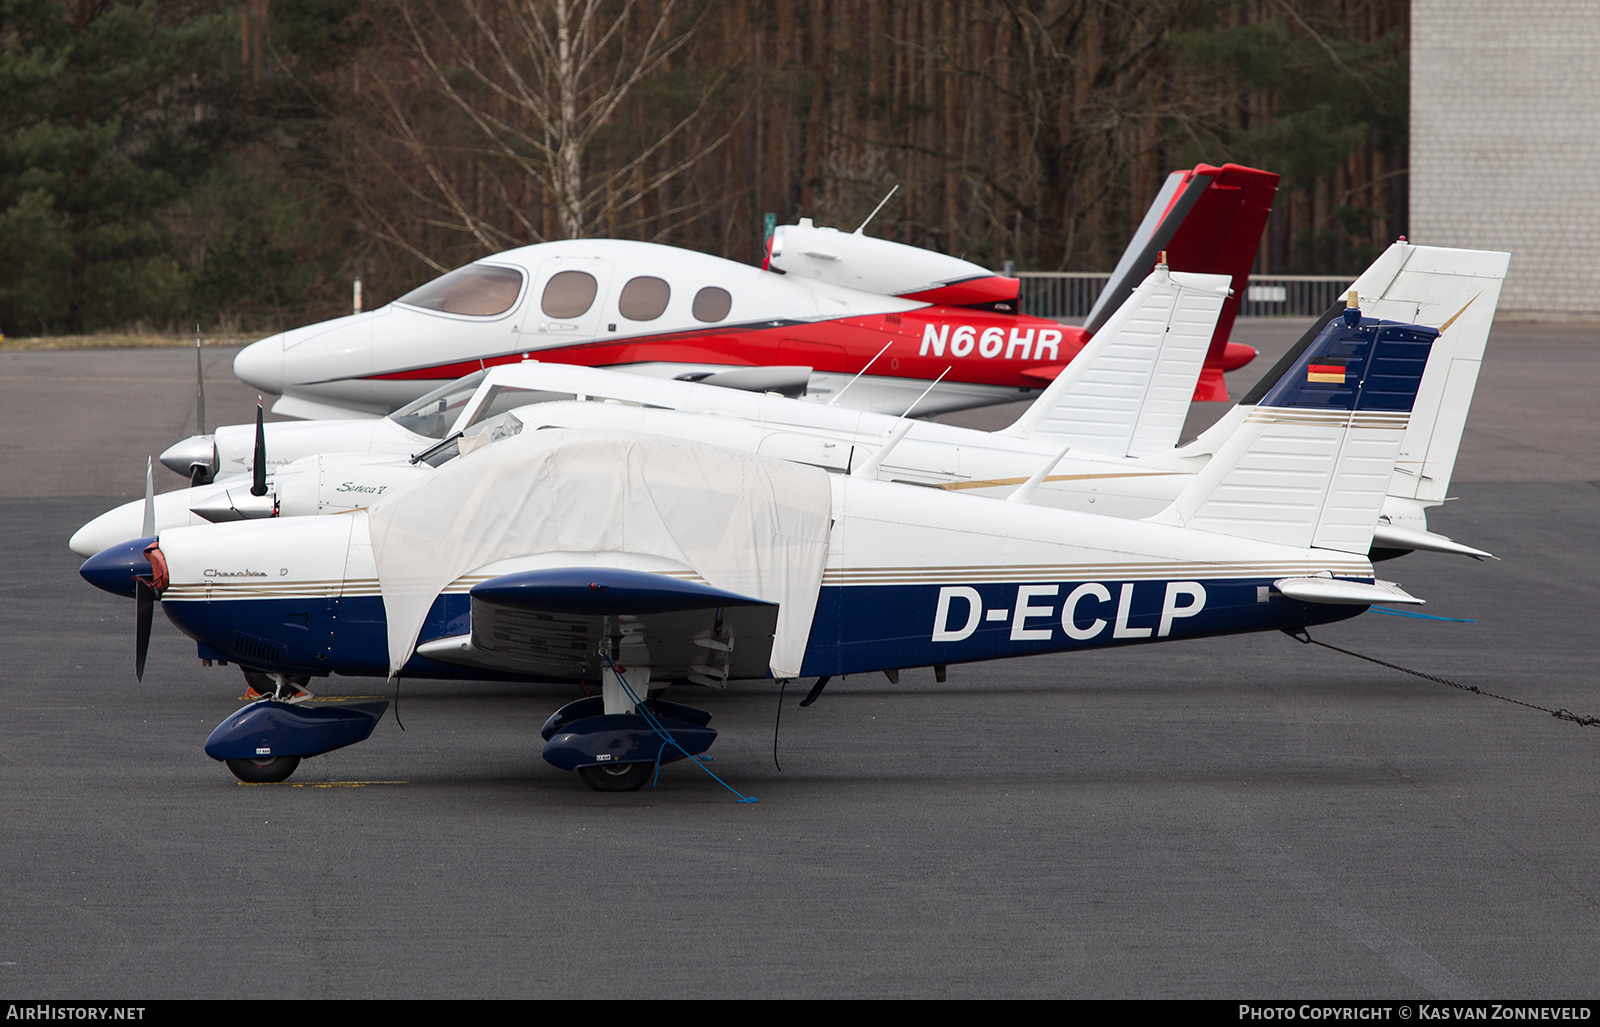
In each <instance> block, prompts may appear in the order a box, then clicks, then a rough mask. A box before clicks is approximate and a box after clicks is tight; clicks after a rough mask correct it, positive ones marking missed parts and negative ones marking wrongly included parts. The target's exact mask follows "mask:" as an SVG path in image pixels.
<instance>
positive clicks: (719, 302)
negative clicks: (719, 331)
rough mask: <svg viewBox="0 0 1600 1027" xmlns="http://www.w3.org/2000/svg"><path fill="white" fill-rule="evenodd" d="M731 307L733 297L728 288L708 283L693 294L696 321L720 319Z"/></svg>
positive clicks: (725, 315) (726, 314)
mask: <svg viewBox="0 0 1600 1027" xmlns="http://www.w3.org/2000/svg"><path fill="white" fill-rule="evenodd" d="M732 308H733V297H732V296H729V295H728V290H726V289H719V288H717V287H716V286H714V285H708V286H706V287H705V288H704V289H701V290H700V291H699V292H697V293H695V294H694V316H695V320H697V321H721V320H722V319H723V318H725V317H727V316H728V311H729V310H730V309H732Z"/></svg>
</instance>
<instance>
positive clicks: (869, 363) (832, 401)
mask: <svg viewBox="0 0 1600 1027" xmlns="http://www.w3.org/2000/svg"><path fill="white" fill-rule="evenodd" d="M893 345H894V340H893V339H890V340H889V341H888V342H886V343H884V344H883V349H880V350H879V351H878V352H877V354H876V355H875V356H874V357H873V358H872V359H871V360H869V361H867V367H871V366H872V365H873V364H876V363H877V362H878V357H881V356H883V355H884V354H885V353H887V352H889V347H890V346H893ZM867 367H863V368H862V369H861V370H859V371H857V372H856V376H855V377H854V378H852V379H850V380H849V381H848V382H845V384H844V388H842V389H840V390H839V393H838V395H836V396H834V397H833V398H832V399H830V400H828V404H827V405H828V406H830V407H831V406H833V405H834V404H835V403H837V402H839V396H843V395H844V394H845V393H847V392H849V391H850V386H852V385H854V384H855V383H856V382H858V381H860V380H861V376H862V375H864V374H866V373H867Z"/></svg>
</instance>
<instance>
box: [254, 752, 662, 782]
mask: <svg viewBox="0 0 1600 1027" xmlns="http://www.w3.org/2000/svg"><path fill="white" fill-rule="evenodd" d="M227 763H228V769H229V770H231V771H233V776H234V777H236V778H238V779H239V780H241V781H248V782H249V783H250V784H253V785H263V784H276V783H277V782H279V781H287V780H288V779H289V775H290V774H293V773H294V772H295V768H296V767H298V766H300V757H298V756H269V757H267V758H266V759H259V760H258V759H244V760H228V761H227ZM634 787H635V788H637V787H639V786H638V785H634Z"/></svg>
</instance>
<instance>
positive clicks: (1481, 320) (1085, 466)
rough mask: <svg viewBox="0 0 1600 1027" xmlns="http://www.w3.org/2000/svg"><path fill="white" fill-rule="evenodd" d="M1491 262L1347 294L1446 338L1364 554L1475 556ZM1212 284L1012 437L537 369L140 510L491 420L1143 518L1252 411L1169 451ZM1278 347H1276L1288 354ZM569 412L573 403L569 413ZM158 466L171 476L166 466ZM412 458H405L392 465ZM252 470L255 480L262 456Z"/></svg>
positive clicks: (263, 490) (1089, 355) (233, 453)
mask: <svg viewBox="0 0 1600 1027" xmlns="http://www.w3.org/2000/svg"><path fill="white" fill-rule="evenodd" d="M1508 259H1509V258H1508V255H1507V254H1504V253H1491V252H1484V251H1475V250H1446V249H1440V248H1436V247H1422V246H1415V245H1412V244H1410V243H1406V242H1404V241H1402V242H1397V243H1395V244H1394V246H1392V247H1391V248H1390V250H1389V251H1387V252H1386V253H1385V254H1384V255H1383V256H1381V257H1380V258H1379V259H1378V261H1376V262H1375V263H1374V264H1373V266H1372V267H1371V268H1369V269H1368V271H1367V272H1366V273H1365V274H1363V275H1362V276H1361V277H1360V278H1359V279H1357V281H1356V283H1355V286H1354V287H1353V291H1356V292H1358V293H1359V294H1360V295H1361V296H1363V297H1364V299H1363V301H1362V302H1363V303H1365V305H1366V306H1365V309H1366V311H1367V312H1368V313H1369V314H1375V315H1383V316H1388V317H1390V318H1392V319H1395V320H1406V321H1412V322H1419V323H1424V324H1430V323H1431V324H1432V326H1433V327H1439V326H1445V328H1446V330H1445V331H1444V334H1443V335H1442V336H1441V338H1440V339H1439V341H1438V342H1437V343H1435V345H1434V347H1433V350H1432V355H1431V357H1430V361H1429V364H1428V369H1427V371H1426V373H1425V374H1424V378H1423V386H1422V392H1421V395H1420V396H1419V399H1418V401H1417V404H1416V408H1415V409H1414V410H1413V412H1412V417H1411V421H1410V424H1409V426H1408V428H1407V431H1406V435H1405V442H1404V445H1403V446H1402V449H1401V457H1400V459H1401V464H1400V467H1401V468H1402V470H1400V471H1397V473H1396V475H1395V478H1394V480H1393V481H1392V482H1391V486H1390V490H1389V493H1390V494H1389V495H1388V497H1387V498H1386V499H1385V502H1384V509H1383V515H1382V517H1381V519H1380V522H1379V524H1378V527H1377V530H1376V533H1375V535H1374V546H1375V549H1374V553H1373V557H1374V558H1375V559H1377V558H1382V557H1388V556H1398V555H1400V554H1402V553H1405V552H1409V551H1412V550H1415V549H1424V550H1431V551H1439V552H1450V553H1458V554H1463V555H1468V556H1474V557H1479V558H1483V557H1487V556H1488V555H1489V554H1487V553H1485V552H1483V551H1482V550H1479V549H1475V548H1472V547H1470V546H1466V545H1463V544H1461V543H1459V542H1456V541H1454V540H1452V539H1450V538H1448V537H1446V536H1443V535H1439V534H1436V533H1432V532H1429V531H1428V530H1427V520H1426V513H1425V509H1426V507H1427V506H1430V505H1436V504H1437V503H1439V502H1441V501H1442V500H1443V499H1444V497H1445V490H1446V489H1447V488H1448V485H1449V480H1450V475H1451V470H1452V468H1453V464H1454V461H1455V454H1456V450H1457V447H1458V445H1459V441H1460V438H1461V433H1462V428H1463V426H1464V423H1465V418H1466V413H1467V407H1468V405H1469V404H1470V401H1471V396H1472V386H1473V384H1474V383H1475V381H1476V375H1477V368H1478V366H1479V363H1480V361H1481V359H1482V356H1483V351H1484V348H1485V345H1486V342H1487V339H1488V333H1489V328H1490V325H1491V323H1492V320H1493V315H1494V309H1495V304H1496V301H1497V298H1498V292H1499V287H1500V283H1501V280H1502V279H1503V277H1504V275H1505V270H1506V265H1507V261H1508ZM1225 282H1226V279H1224V278H1222V277H1221V276H1206V275H1184V274H1182V273H1181V272H1172V273H1170V274H1168V273H1166V272H1165V271H1164V270H1161V269H1158V271H1157V272H1155V273H1153V274H1152V275H1151V276H1150V277H1149V278H1147V279H1146V281H1145V282H1144V283H1142V284H1141V285H1140V287H1139V288H1138V289H1137V290H1135V291H1134V293H1133V294H1132V295H1131V296H1130V297H1129V298H1128V300H1127V301H1125V302H1124V304H1123V306H1122V307H1121V308H1119V310H1118V312H1117V314H1116V315H1115V316H1113V318H1112V319H1111V320H1110V321H1108V322H1107V324H1106V325H1105V326H1104V327H1103V328H1102V329H1101V331H1100V332H1098V333H1097V334H1096V335H1095V337H1094V338H1093V339H1092V340H1091V341H1090V343H1089V344H1088V345H1087V346H1086V348H1085V350H1084V352H1083V353H1082V354H1081V355H1080V356H1079V358H1078V359H1077V360H1076V361H1074V362H1073V364H1072V365H1071V366H1070V367H1069V368H1068V369H1067V371H1066V372H1065V373H1063V374H1062V375H1061V376H1059V377H1058V378H1057V379H1056V380H1055V382H1053V383H1052V384H1051V385H1050V387H1049V388H1048V389H1046V390H1045V392H1044V393H1043V394H1042V395H1041V396H1040V398H1039V399H1037V400H1036V401H1035V402H1034V404H1033V406H1032V407H1031V408H1030V409H1029V410H1028V411H1027V412H1025V413H1024V414H1023V416H1022V417H1021V418H1019V420H1018V421H1017V423H1016V424H1014V425H1012V426H1011V427H1010V428H1007V429H1005V430H1003V431H999V432H992V433H991V432H981V431H975V430H971V429H965V428H959V427H955V426H951V425H942V424H935V423H928V422H920V421H919V422H911V421H905V420H903V419H896V418H892V417H888V416H886V415H880V414H872V413H866V412H862V411H856V410H845V409H842V408H839V407H829V406H824V405H820V404H815V403H802V402H798V401H795V400H791V399H785V398H781V397H777V396H770V395H756V394H751V393H745V392H742V391H731V390H725V389H718V388H711V387H708V386H707V385H705V384H703V383H689V382H675V381H658V380H651V379H645V378H640V377H638V376H633V375H619V374H615V373H613V372H607V371H603V370H599V369H589V368H579V367H573V366H567V365H557V364H541V363H534V364H518V365H509V366H502V367H497V368H493V369H491V370H489V371H487V372H478V373H477V374H475V375H471V376H468V378H466V379H463V380H462V381H461V382H459V383H457V384H455V385H454V386H452V387H447V388H446V389H445V390H442V391H439V392H436V393H433V394H430V397H429V398H428V399H427V401H418V403H417V404H415V405H414V406H413V407H408V408H406V409H405V410H403V411H402V412H400V413H398V414H395V415H391V417H390V418H388V419H384V420H379V421H325V422H282V423H277V424H273V425H268V426H267V428H269V429H272V432H271V433H269V434H268V435H267V436H266V438H267V440H268V442H267V445H266V450H267V452H269V453H271V452H273V451H274V449H278V450H280V451H281V450H287V451H288V454H289V457H290V458H294V462H293V463H290V464H288V465H287V466H278V468H277V470H276V473H275V474H274V475H273V476H272V478H271V483H270V486H269V485H268V483H267V479H261V487H260V491H259V492H258V493H257V494H256V495H255V496H252V495H251V490H250V489H248V488H246V483H247V482H248V481H249V479H248V478H245V477H241V476H239V472H240V471H247V470H249V463H248V461H249V459H250V452H251V451H250V449H249V447H248V446H247V444H246V442H247V440H248V439H249V438H250V430H251V429H250V426H247V425H239V426H235V427H231V428H224V429H219V431H218V433H217V435H216V436H215V438H214V439H212V438H210V437H204V436H202V437H197V438H194V439H190V440H186V441H185V442H184V443H180V444H179V445H178V446H175V447H173V449H172V450H169V451H168V453H167V454H163V457H162V459H163V461H169V466H179V465H181V462H182V461H184V460H188V459H190V457H189V456H186V455H184V454H185V453H188V452H191V451H193V452H199V451H201V450H204V453H205V457H206V459H207V460H218V459H220V460H221V461H224V462H223V463H222V465H221V466H222V468H223V470H224V471H225V472H227V474H228V475H229V476H228V477H223V478H220V479H218V481H217V482H216V483H215V484H214V485H212V486H210V487H200V488H196V489H190V490H181V491H178V492H169V493H166V494H164V495H161V496H158V497H156V499H155V509H156V527H157V528H158V529H160V530H165V529H167V528H171V527H180V526H186V525H190V524H201V523H205V522H207V521H220V520H229V519H238V518H243V517H251V516H260V517H265V516H297V515H300V514H307V513H342V512H347V511H349V510H353V509H358V508H361V507H364V506H366V505H368V504H369V503H370V502H371V501H372V500H373V499H375V498H377V497H378V496H381V495H383V494H386V493H388V492H390V491H393V490H396V489H398V488H402V487H404V486H405V485H406V484H408V483H409V482H410V481H411V480H412V479H414V478H415V477H417V476H418V475H420V474H422V473H425V472H426V470H427V469H428V468H429V466H430V465H431V464H436V463H440V462H443V460H444V459H445V458H448V457H449V456H452V455H454V454H455V453H456V452H458V451H459V446H460V444H461V439H462V438H466V439H467V440H469V445H477V444H479V440H477V436H479V435H480V434H482V433H483V432H484V431H488V432H489V433H490V434H489V435H488V436H486V440H490V439H493V438H496V437H498V436H499V435H500V434H503V431H504V426H503V425H502V423H501V421H500V419H501V418H504V417H506V416H507V415H508V414H509V415H510V417H511V418H513V419H515V420H516V421H517V423H518V424H519V425H521V424H524V423H525V424H527V425H529V426H533V427H548V426H563V427H593V428H601V429H604V428H616V429H627V430H633V431H638V432H643V433H649V434H657V435H671V436H674V437H680V438H686V439H697V440H700V441H706V442H714V443H716V444H719V445H723V446H728V447H731V448H738V449H744V450H746V451H749V452H756V453H761V454H764V455H768V456H781V457H784V458H786V459H791V460H796V461H798V462H801V463H810V464H813V465H815V466H820V467H823V468H825V469H829V470H834V471H842V472H850V473H855V474H857V475H866V474H872V475H876V476H879V477H883V478H886V479H889V480H896V481H909V482H915V483H918V484H929V485H937V486H939V487H942V488H945V489H950V490H953V491H960V492H963V493H964V494H968V495H981V496H994V497H1004V496H1006V495H1009V494H1010V493H1012V492H1013V491H1014V490H1015V489H1016V488H1017V486H1018V485H1020V484H1022V483H1024V482H1026V481H1028V480H1030V478H1032V477H1033V476H1035V475H1036V474H1042V475H1043V477H1042V478H1041V479H1040V481H1039V483H1038V484H1037V486H1036V488H1037V494H1036V495H1034V497H1033V499H1032V502H1034V503H1036V504H1038V505H1041V506H1059V507H1063V508H1067V509H1078V510H1085V511H1089V512H1094V513H1102V514H1107V515H1110V516H1116V517H1130V518H1138V517H1145V516H1149V515H1150V514H1153V513H1155V512H1157V511H1158V510H1160V509H1161V508H1162V507H1164V506H1165V505H1166V504H1168V503H1170V502H1171V501H1172V499H1173V498H1174V497H1175V496H1176V495H1177V494H1178V492H1179V491H1181V489H1182V488H1183V486H1184V485H1185V484H1186V483H1187V481H1188V480H1189V478H1190V476H1192V475H1193V474H1195V473H1196V472H1197V471H1198V470H1199V468H1200V467H1202V466H1204V464H1205V463H1206V461H1208V460H1209V459H1210V458H1211V455H1212V454H1213V453H1214V452H1215V451H1216V449H1217V448H1218V447H1219V446H1220V445H1221V444H1222V443H1223V442H1224V441H1225V440H1226V438H1227V437H1228V436H1229V435H1230V434H1232V433H1233V432H1235V431H1238V430H1239V429H1240V425H1241V423H1242V421H1243V420H1244V419H1245V417H1246V416H1247V415H1248V413H1249V411H1250V409H1252V408H1253V402H1245V403H1241V404H1240V406H1239V408H1237V409H1236V410H1235V411H1232V412H1230V413H1229V414H1228V415H1226V416H1225V418H1224V420H1223V422H1222V424H1221V426H1220V427H1218V428H1215V429H1213V430H1212V431H1210V432H1208V433H1206V434H1205V435H1204V436H1202V437H1201V438H1200V439H1197V440H1196V441H1195V442H1193V443H1191V444H1189V445H1187V446H1185V447H1183V448H1181V449H1178V450H1174V449H1173V446H1174V445H1175V443H1176V442H1177V440H1178V432H1179V430H1180V429H1181V427H1182V424H1183V419H1184V412H1185V410H1186V408H1187V406H1188V396H1189V394H1190V392H1191V390H1192V388H1193V386H1194V380H1195V375H1196V373H1197V370H1198V368H1199V365H1200V361H1201V358H1202V357H1203V354H1204V352H1205V349H1206V346H1207V344H1208V340H1209V339H1210V338H1211V332H1212V326H1213V324H1214V323H1215V319H1216V318H1217V316H1218V312H1219V310H1220V306H1221V296H1222V294H1223V293H1224V292H1225ZM1333 316H1334V315H1333V314H1332V313H1331V312H1330V313H1329V314H1328V315H1326V316H1325V317H1324V318H1323V319H1322V320H1321V321H1320V322H1319V323H1318V324H1317V325H1315V326H1313V328H1312V329H1311V330H1310V331H1309V332H1308V333H1307V334H1306V336H1305V337H1304V338H1303V339H1302V340H1301V343H1300V346H1299V348H1301V349H1303V348H1304V346H1305V345H1308V344H1309V342H1310V340H1311V339H1312V338H1314V337H1315V335H1316V334H1317V332H1318V331H1319V330H1320V329H1321V327H1322V326H1323V325H1324V324H1326V323H1327V322H1328V321H1329V320H1331V319H1332V317H1333ZM1297 352H1298V350H1291V358H1292V356H1293V355H1295V354H1296V353H1297ZM1288 373H1291V371H1290V368H1288V367H1287V366H1285V365H1284V364H1280V366H1279V367H1278V368H1274V371H1273V373H1269V375H1268V376H1267V377H1266V378H1264V379H1263V381H1262V384H1261V385H1259V386H1258V387H1257V388H1256V389H1255V390H1253V392H1252V396H1251V397H1247V399H1251V398H1253V397H1255V396H1258V395H1259V394H1261V393H1263V392H1265V390H1266V389H1267V388H1268V387H1270V386H1272V385H1273V384H1275V383H1277V382H1278V381H1280V380H1281V379H1282V378H1283V376H1284V375H1286V374H1288ZM1446 380H1448V381H1449V382H1450V388H1449V389H1446V388H1444V385H1443V383H1444V382H1445V381H1446ZM580 398H581V399H584V400H587V401H588V402H576V400H578V399H580ZM669 411H675V412H677V413H670V412H669ZM707 414H709V415H711V416H709V417H707V416H692V415H707ZM413 429H415V430H413ZM341 450H364V451H366V452H362V453H354V452H353V453H343V452H340V451H341ZM319 451H326V452H322V455H317V454H318V453H319ZM174 453H178V460H179V464H178V465H175V464H173V463H171V462H170V461H171V459H172V454H174ZM413 454H416V455H419V456H421V457H422V459H420V460H412V459H409V457H411V456H412V455H413ZM286 459H287V458H286ZM263 463H264V464H266V465H268V466H271V465H272V460H271V458H270V457H269V458H268V460H266V461H263ZM213 466H214V465H213ZM1408 472H1410V473H1408ZM141 515H142V507H141V504H140V503H139V502H137V501H135V502H132V503H128V504H125V505H123V506H122V507H119V508H118V509H116V510H113V511H109V512H108V513H106V514H102V515H101V516H100V517H98V518H96V519H95V520H93V521H91V522H90V523H89V524H87V525H85V526H84V527H83V528H82V529H81V530H80V531H79V532H78V533H77V534H76V535H74V536H73V540H72V543H71V545H72V548H73V551H74V552H77V553H78V554H79V555H82V556H90V555H92V554H94V553H96V552H99V551H100V550H101V549H103V548H105V547H106V546H108V545H111V544H113V543H114V542H116V541H118V540H121V539H124V538H127V537H129V536H130V535H132V534H134V533H135V532H137V531H138V529H139V524H140V518H141Z"/></svg>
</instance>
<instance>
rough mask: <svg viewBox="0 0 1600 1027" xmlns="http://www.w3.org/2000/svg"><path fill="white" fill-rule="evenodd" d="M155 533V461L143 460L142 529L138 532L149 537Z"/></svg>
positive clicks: (147, 458) (146, 458)
mask: <svg viewBox="0 0 1600 1027" xmlns="http://www.w3.org/2000/svg"><path fill="white" fill-rule="evenodd" d="M155 533H156V479H155V461H154V460H151V459H150V458H149V457H145V460H144V530H143V531H141V532H140V533H139V534H140V536H141V537H143V538H149V537H150V536H151V535H154V534H155Z"/></svg>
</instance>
